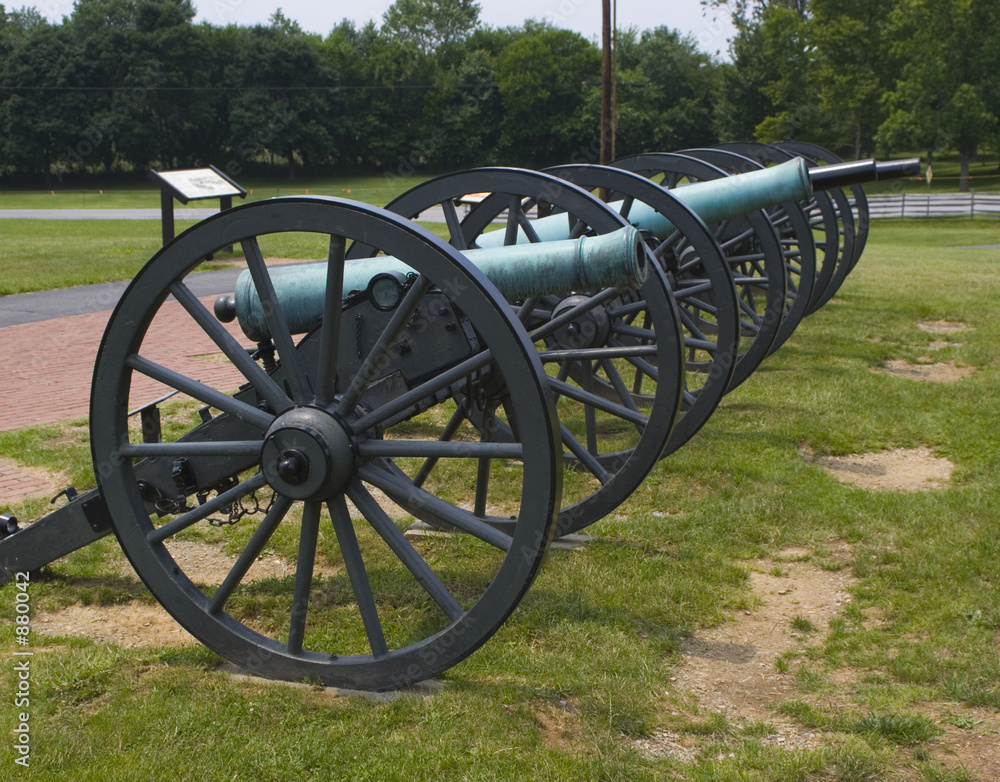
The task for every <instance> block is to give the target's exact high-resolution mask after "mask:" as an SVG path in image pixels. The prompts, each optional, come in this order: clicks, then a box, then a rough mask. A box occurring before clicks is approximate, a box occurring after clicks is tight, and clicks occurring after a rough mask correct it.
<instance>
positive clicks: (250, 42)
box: [226, 11, 336, 179]
mask: <svg viewBox="0 0 1000 782" xmlns="http://www.w3.org/2000/svg"><path fill="white" fill-rule="evenodd" d="M270 22H271V23H270V25H268V26H267V27H264V26H262V25H258V26H256V27H253V28H250V29H249V30H246V31H245V34H244V35H243V36H242V37H241V38H240V39H239V41H238V42H237V47H236V51H235V56H234V60H233V62H232V63H231V64H230V65H229V66H228V67H227V68H226V81H227V82H228V83H229V84H230V85H233V86H238V88H239V89H238V90H237V92H236V95H235V97H233V98H232V99H231V101H230V104H229V112H230V113H229V121H230V127H231V132H232V142H231V144H232V153H233V161H232V162H231V163H230V164H229V173H230V174H231V175H233V176H236V175H238V174H239V173H240V171H242V168H243V166H244V165H246V164H248V163H253V162H255V161H257V160H258V159H261V158H266V157H267V156H268V155H278V156H280V157H282V158H284V160H285V161H286V164H287V170H288V176H289V178H290V179H292V178H294V176H295V167H296V161H297V159H298V158H301V159H302V162H303V164H304V165H305V166H307V167H310V168H311V167H314V166H316V165H318V164H320V163H322V162H324V161H326V160H327V159H329V158H330V157H331V156H332V155H333V153H334V147H333V137H332V136H331V132H330V128H331V126H332V124H333V123H334V121H335V120H336V117H335V112H334V111H332V106H331V102H330V96H331V95H332V94H333V93H332V90H333V89H334V88H335V86H336V85H335V79H334V74H333V71H332V70H331V69H330V67H329V63H328V61H327V59H326V57H325V56H324V52H323V49H322V42H321V40H320V39H319V38H318V37H316V36H307V35H305V34H304V33H303V32H302V30H301V28H299V26H298V24H297V23H295V22H292V21H290V20H289V19H287V18H286V17H285V16H284V15H283V14H282V13H281V12H280V11H277V12H275V14H273V15H272V17H271V20H270Z"/></svg>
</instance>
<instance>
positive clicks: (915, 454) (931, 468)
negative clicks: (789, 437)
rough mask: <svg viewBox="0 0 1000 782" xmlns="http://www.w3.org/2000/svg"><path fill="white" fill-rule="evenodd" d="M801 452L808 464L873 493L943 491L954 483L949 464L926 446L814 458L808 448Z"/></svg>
mask: <svg viewBox="0 0 1000 782" xmlns="http://www.w3.org/2000/svg"><path fill="white" fill-rule="evenodd" d="M800 452H801V453H802V456H803V458H804V459H805V460H806V461H808V462H811V463H813V464H818V465H819V466H820V467H822V468H824V469H825V470H827V471H828V472H830V473H831V474H833V475H834V476H835V477H836V478H837V480H839V481H840V482H841V483H850V484H853V485H854V486H857V487H859V488H862V489H869V490H871V491H900V492H916V491H927V490H930V489H943V488H946V487H947V486H948V484H949V483H950V482H951V474H952V471H953V470H954V469H955V465H953V464H952V463H951V462H950V461H948V460H947V459H942V458H940V457H938V456H935V455H934V453H933V452H932V451H931V449H930V448H928V447H927V446H924V445H922V446H920V447H919V448H896V449H893V450H891V451H882V452H879V453H863V454H850V455H848V456H814V455H813V454H812V453H811V452H810V451H809V450H808V449H807V448H801V449H800Z"/></svg>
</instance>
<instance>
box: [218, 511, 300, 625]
mask: <svg viewBox="0 0 1000 782" xmlns="http://www.w3.org/2000/svg"><path fill="white" fill-rule="evenodd" d="M291 507H292V501H291V500H290V499H288V498H287V497H283V496H281V495H279V496H277V497H276V498H275V500H274V504H273V505H271V507H270V509H268V511H267V514H266V515H265V516H264V520H263V521H261V523H260V526H259V527H257V530H256V531H255V532H254V534H253V537H252V538H250V542H249V543H247V546H246V548H245V549H243V551H242V552H240V555H239V557H238V558H237V559H236V562H235V564H233V567H232V569H231V570H230V571H229V573H228V574H226V577H225V579H224V580H223V582H222V583H221V584H220V585H219V588H218V589H217V590H216V591H215V594H214V595H212V600H211V601H210V602H209V604H208V612H209V613H210V614H217V613H219V611H221V610H222V609H223V608H224V607H225V605H226V601H227V600H229V598H230V596H231V595H232V594H233V590H234V589H236V587H237V586H239V584H240V582H241V581H242V580H243V577H244V576H245V575H246V574H247V571H248V570H250V568H251V567H252V566H253V563H254V562H256V561H257V557H259V556H260V553H261V552H262V551H263V550H264V546H266V545H267V542H268V541H269V540H270V539H271V536H272V535H273V534H274V531H275V530H276V529H278V525H279V524H280V523H281V521H282V520H283V519H284V518H285V514H287V513H288V509H289V508H291Z"/></svg>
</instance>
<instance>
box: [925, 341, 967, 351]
mask: <svg viewBox="0 0 1000 782" xmlns="http://www.w3.org/2000/svg"><path fill="white" fill-rule="evenodd" d="M964 344H965V343H964V342H949V341H948V340H946V339H935V340H934V341H932V342H928V343H927V349H928V350H945V349H946V348H960V347H962V346H963V345H964Z"/></svg>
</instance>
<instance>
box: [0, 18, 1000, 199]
mask: <svg viewBox="0 0 1000 782" xmlns="http://www.w3.org/2000/svg"><path fill="white" fill-rule="evenodd" d="M713 2H715V3H716V4H718V2H720V0H713ZM996 5H997V4H996V3H995V0H946V1H942V0H739V1H738V2H736V3H735V4H733V5H732V6H731V8H732V12H733V16H734V21H735V22H736V24H737V30H738V34H737V37H736V38H735V39H734V41H733V42H732V45H731V56H732V62H720V61H717V60H715V59H713V58H712V57H710V56H709V55H707V54H705V53H703V52H701V51H699V50H698V47H697V44H696V43H695V41H694V39H693V38H690V37H686V36H684V35H683V34H681V33H680V32H678V31H676V30H672V29H670V28H667V27H657V28H655V29H650V30H644V31H639V30H636V29H629V30H623V31H619V33H618V36H617V58H616V64H617V76H616V134H615V145H616V153H617V154H618V155H625V154H631V153H637V152H642V151H670V150H677V149H683V148H685V147H692V146H704V145H707V144H713V143H716V142H718V141H726V140H746V139H753V138H756V139H759V140H763V141H769V140H776V139H779V138H802V139H806V140H811V141H816V142H817V143H821V144H824V145H826V146H828V147H830V148H831V149H834V150H835V151H839V152H842V153H846V154H848V155H851V156H862V155H866V154H870V153H872V152H873V151H875V150H876V149H878V150H879V151H883V152H891V151H892V150H893V149H901V148H907V149H914V148H917V149H921V150H926V151H928V152H930V153H932V154H933V153H935V152H939V151H943V150H951V149H957V150H958V151H959V152H960V154H961V155H962V156H963V160H965V159H967V158H970V157H971V155H973V154H974V153H975V152H976V150H977V148H980V147H982V146H983V145H985V144H995V143H996V138H997V128H998V116H997V115H998V112H1000V94H998V85H997V83H996V82H997V79H996V74H997V73H998V72H1000V67H998V66H1000V25H998V17H1000V10H998V8H997V7H996ZM194 15H195V11H194V8H193V6H192V5H191V2H190V0H77V2H76V3H75V5H74V7H73V12H72V13H71V14H70V15H69V16H68V17H65V18H64V19H63V20H62V21H61V23H56V24H53V23H49V22H47V21H46V20H45V19H44V18H43V17H42V16H41V15H40V14H39V13H38V12H37V11H36V10H34V9H31V8H28V9H21V10H12V11H7V10H6V9H5V8H4V6H2V5H0V176H3V177H4V178H8V179H10V178H20V179H23V180H31V181H37V180H39V179H45V181H51V180H52V179H56V178H58V179H62V178H65V177H72V176H76V175H80V174H88V173H98V174H102V175H110V174H113V173H115V172H120V171H126V172H127V171H135V172H144V171H145V170H146V169H147V168H149V167H159V168H163V169H172V168H183V167H190V166H202V165H207V164H209V163H211V164H214V165H216V166H218V167H219V168H221V169H222V170H224V171H226V172H227V173H229V174H230V175H232V176H234V177H239V176H241V175H243V174H245V173H246V172H258V171H261V170H264V169H268V168H273V167H275V166H280V167H282V168H283V169H284V170H287V172H288V174H289V175H290V176H294V174H295V172H296V171H297V170H303V169H304V170H307V171H309V172H310V173H317V172H324V173H326V172H344V171H352V172H353V171H379V172H387V173H389V172H395V173H399V174H408V173H411V172H412V171H414V170H417V169H423V170H430V171H446V170H452V169H458V168H464V167H469V166H474V165H488V164H505V165H521V166H529V167H541V166H545V165H550V164H557V163H566V162H596V160H597V156H598V150H599V147H600V139H599V137H598V128H599V127H600V123H599V112H600V68H601V55H600V49H599V47H598V46H597V44H596V43H595V42H593V41H589V40H587V39H586V38H584V37H582V36H580V35H578V34H576V33H573V32H571V31H568V30H562V29H559V28H556V27H554V26H552V25H549V24H545V23H540V22H534V21H528V22H525V23H524V24H523V25H521V26H518V27H507V28H493V27H489V26H486V25H482V24H481V23H480V22H479V6H478V5H477V4H476V3H474V2H472V1H471V0H397V2H396V3H394V4H393V5H392V6H390V8H389V9H388V10H387V11H386V13H385V14H384V16H383V18H382V20H381V24H376V23H374V22H371V23H368V24H366V25H364V26H362V27H360V28H359V27H358V26H356V25H355V24H354V23H353V22H350V21H347V20H345V21H343V22H341V23H340V24H339V25H338V26H337V27H335V28H334V29H333V30H332V31H331V32H330V33H329V34H328V35H326V36H320V35H314V34H309V33H306V32H304V31H303V30H302V29H301V28H300V27H299V25H298V24H297V23H296V22H295V21H293V20H290V19H288V18H286V17H285V16H284V15H283V14H282V13H281V12H280V11H278V12H276V13H275V14H274V15H273V16H272V17H271V19H270V21H269V24H267V25H257V26H253V27H248V26H237V25H228V26H213V25H210V24H207V23H201V24H195V23H194V22H193V19H194Z"/></svg>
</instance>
